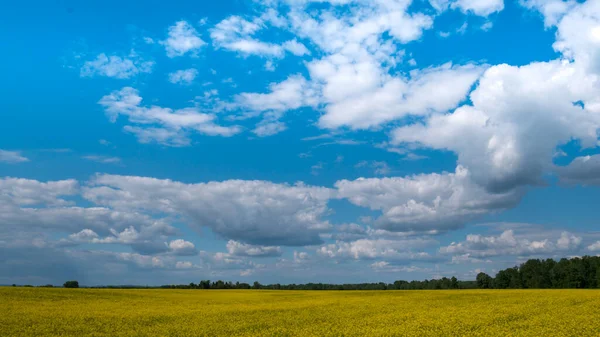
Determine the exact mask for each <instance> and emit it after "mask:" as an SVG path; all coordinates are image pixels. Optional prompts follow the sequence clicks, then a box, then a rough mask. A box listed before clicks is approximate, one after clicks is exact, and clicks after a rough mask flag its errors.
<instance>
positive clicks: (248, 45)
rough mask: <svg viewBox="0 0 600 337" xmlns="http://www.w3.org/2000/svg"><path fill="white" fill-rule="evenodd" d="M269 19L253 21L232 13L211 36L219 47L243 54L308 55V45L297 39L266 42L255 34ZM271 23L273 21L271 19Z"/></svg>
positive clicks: (212, 31)
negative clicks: (282, 41)
mask: <svg viewBox="0 0 600 337" xmlns="http://www.w3.org/2000/svg"><path fill="white" fill-rule="evenodd" d="M267 23H269V20H265V17H264V16H263V17H256V18H254V19H253V20H252V21H249V20H246V19H244V18H242V17H240V16H237V15H232V16H230V17H228V18H226V19H224V20H223V21H221V22H219V23H218V24H217V25H216V26H215V27H214V28H213V29H211V31H210V37H211V39H212V40H213V43H214V44H215V46H216V47H217V48H223V49H226V50H230V51H235V52H238V53H240V54H241V55H243V56H249V55H257V56H262V57H269V58H282V57H283V56H284V55H285V52H286V51H288V52H290V53H292V54H293V55H296V56H303V55H308V54H310V52H309V51H308V49H307V48H306V46H305V45H304V44H302V43H300V42H298V41H297V40H296V39H294V40H290V41H286V42H284V43H282V44H277V43H270V42H264V41H261V40H258V39H256V38H255V37H254V36H253V35H255V34H256V33H258V32H259V31H261V30H262V29H264V28H266V24H267ZM270 23H273V20H271V22H270Z"/></svg>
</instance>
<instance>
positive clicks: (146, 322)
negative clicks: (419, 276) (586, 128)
mask: <svg viewBox="0 0 600 337" xmlns="http://www.w3.org/2000/svg"><path fill="white" fill-rule="evenodd" d="M0 336H4V337H7V336H600V291H597V290H514V291H512V290H489V291H487V290H468V291H339V292H336V291H323V292H321V291H265V290H108V289H46V288H10V287H7V288H0Z"/></svg>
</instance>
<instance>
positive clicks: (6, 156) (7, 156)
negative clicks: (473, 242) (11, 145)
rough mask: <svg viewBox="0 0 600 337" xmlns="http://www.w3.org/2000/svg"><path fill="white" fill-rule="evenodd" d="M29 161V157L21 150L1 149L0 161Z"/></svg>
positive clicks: (14, 162)
mask: <svg viewBox="0 0 600 337" xmlns="http://www.w3.org/2000/svg"><path fill="white" fill-rule="evenodd" d="M28 161H29V159H28V158H26V157H23V156H22V155H21V152H19V151H7V150H2V149H0V163H8V164H17V163H24V162H28Z"/></svg>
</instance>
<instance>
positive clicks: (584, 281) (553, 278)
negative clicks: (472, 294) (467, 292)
mask: <svg viewBox="0 0 600 337" xmlns="http://www.w3.org/2000/svg"><path fill="white" fill-rule="evenodd" d="M476 283H477V288H481V289H569V288H572V289H594V288H600V257H598V256H584V257H575V258H571V259H566V258H563V259H561V260H560V261H558V262H557V261H555V260H553V259H546V260H538V259H531V260H528V261H527V262H525V263H523V264H521V265H520V266H515V267H513V268H508V269H504V270H501V271H499V272H498V273H497V274H496V277H491V276H490V275H488V274H485V273H479V274H478V275H477V278H476Z"/></svg>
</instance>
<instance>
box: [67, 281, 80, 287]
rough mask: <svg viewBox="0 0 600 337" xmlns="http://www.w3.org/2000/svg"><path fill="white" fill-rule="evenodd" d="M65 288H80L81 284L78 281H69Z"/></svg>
mask: <svg viewBox="0 0 600 337" xmlns="http://www.w3.org/2000/svg"><path fill="white" fill-rule="evenodd" d="M63 287H65V288H79V282H77V281H67V282H65V283H64V284H63Z"/></svg>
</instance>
